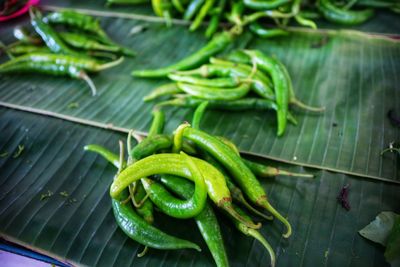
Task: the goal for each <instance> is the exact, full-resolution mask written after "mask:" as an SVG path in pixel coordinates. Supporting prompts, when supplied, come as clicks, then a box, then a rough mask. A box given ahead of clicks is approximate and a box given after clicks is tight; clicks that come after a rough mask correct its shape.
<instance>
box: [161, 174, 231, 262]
mask: <svg viewBox="0 0 400 267" xmlns="http://www.w3.org/2000/svg"><path fill="white" fill-rule="evenodd" d="M159 181H160V182H161V183H163V184H164V185H165V186H166V187H167V188H168V189H170V190H171V191H172V192H173V193H176V194H177V195H178V196H180V197H183V198H186V199H188V198H190V197H191V196H192V195H193V192H194V188H193V184H191V183H190V182H189V181H187V180H185V179H182V178H179V177H176V176H172V175H161V176H160V177H159ZM194 220H195V221H196V224H197V226H198V228H199V230H200V233H201V235H202V236H203V238H204V241H206V244H207V246H208V248H209V249H210V252H211V255H212V256H213V258H214V261H215V263H216V265H217V266H218V267H227V266H229V262H228V257H227V254H226V251H225V247H224V241H223V239H222V234H221V230H220V227H219V224H218V220H217V217H216V216H215V213H214V211H213V209H212V207H211V205H210V203H208V202H207V203H206V205H205V206H204V209H203V210H202V211H201V212H200V213H199V214H198V215H197V216H196V217H194Z"/></svg>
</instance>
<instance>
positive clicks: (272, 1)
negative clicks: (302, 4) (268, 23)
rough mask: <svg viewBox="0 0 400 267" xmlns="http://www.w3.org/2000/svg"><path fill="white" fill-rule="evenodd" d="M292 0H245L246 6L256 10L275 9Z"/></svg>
mask: <svg viewBox="0 0 400 267" xmlns="http://www.w3.org/2000/svg"><path fill="white" fill-rule="evenodd" d="M291 1H292V0H243V3H244V4H245V6H246V7H248V8H251V9H255V10H269V9H275V8H278V7H280V6H283V5H285V4H287V3H290V2H291Z"/></svg>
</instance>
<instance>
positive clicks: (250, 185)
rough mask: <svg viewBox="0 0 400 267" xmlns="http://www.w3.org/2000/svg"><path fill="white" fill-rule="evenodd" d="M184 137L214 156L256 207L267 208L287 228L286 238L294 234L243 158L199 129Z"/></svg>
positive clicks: (188, 131)
mask: <svg viewBox="0 0 400 267" xmlns="http://www.w3.org/2000/svg"><path fill="white" fill-rule="evenodd" d="M183 136H184V137H185V138H187V139H189V140H191V141H192V142H194V143H195V144H196V145H197V146H198V147H200V148H201V149H203V150H205V151H207V152H208V153H210V154H211V155H212V156H214V157H215V158H216V159H217V160H218V161H219V162H220V163H221V164H222V165H223V166H224V167H225V168H226V169H227V170H228V171H229V173H230V174H231V176H232V178H233V179H234V180H235V181H236V182H237V183H238V184H239V186H240V187H241V188H242V190H243V191H244V193H245V194H246V196H247V197H248V198H249V199H250V200H251V201H252V202H253V203H254V204H256V205H258V206H260V207H262V208H265V209H266V210H268V211H269V212H270V213H271V214H272V215H274V216H275V217H276V218H277V219H278V220H280V221H281V222H282V223H283V224H285V226H286V227H287V232H286V233H285V234H284V235H283V236H284V237H285V238H287V237H289V236H290V235H291V233H292V227H291V226H290V223H289V222H288V221H287V220H286V219H285V218H284V217H283V216H282V215H281V214H280V213H279V212H278V211H277V210H275V208H274V207H273V206H272V205H271V204H270V203H269V202H268V200H267V195H266V193H265V191H264V189H263V187H262V186H261V184H260V183H259V181H258V180H257V178H256V177H255V176H254V174H253V173H252V172H251V171H250V170H249V168H248V167H247V166H246V165H245V164H244V163H243V161H242V160H241V158H240V157H239V156H238V155H236V154H235V152H233V151H232V150H231V149H230V148H229V147H228V146H226V145H225V144H224V143H222V142H221V141H219V140H218V139H217V138H215V137H213V136H211V135H209V134H207V133H205V132H203V131H200V130H197V129H193V128H186V129H185V130H184V133H183Z"/></svg>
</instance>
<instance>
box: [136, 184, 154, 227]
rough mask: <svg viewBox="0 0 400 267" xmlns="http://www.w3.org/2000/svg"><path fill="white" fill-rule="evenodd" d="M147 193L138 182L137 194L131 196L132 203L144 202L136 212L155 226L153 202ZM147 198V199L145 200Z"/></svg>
mask: <svg viewBox="0 0 400 267" xmlns="http://www.w3.org/2000/svg"><path fill="white" fill-rule="evenodd" d="M146 195H147V193H146V191H145V189H144V187H143V184H142V182H141V181H137V182H136V188H135V192H133V195H131V199H132V201H133V200H134V201H135V202H142V205H141V206H140V207H136V212H137V213H138V214H139V215H140V216H141V217H142V218H143V219H144V220H145V221H146V222H147V223H148V224H153V222H154V216H153V202H151V200H150V199H147V198H146ZM145 198H146V199H145Z"/></svg>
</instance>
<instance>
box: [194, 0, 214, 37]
mask: <svg viewBox="0 0 400 267" xmlns="http://www.w3.org/2000/svg"><path fill="white" fill-rule="evenodd" d="M214 3H215V0H205V3H204V5H203V6H202V7H201V9H200V11H199V13H197V16H196V17H195V19H194V20H193V22H192V24H191V25H190V28H189V30H190V31H195V30H196V29H198V28H199V27H200V26H201V23H202V22H203V20H204V17H205V16H206V15H207V14H208V13H209V11H210V9H211V8H212V7H213V5H214Z"/></svg>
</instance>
